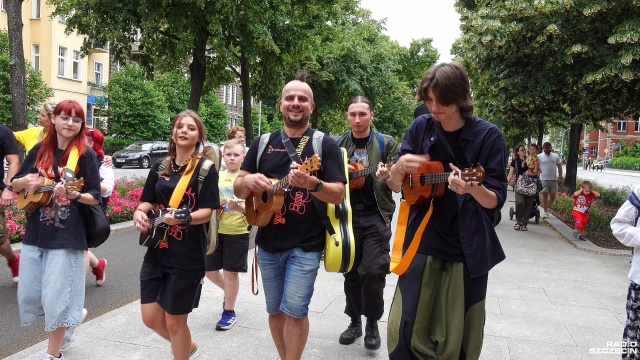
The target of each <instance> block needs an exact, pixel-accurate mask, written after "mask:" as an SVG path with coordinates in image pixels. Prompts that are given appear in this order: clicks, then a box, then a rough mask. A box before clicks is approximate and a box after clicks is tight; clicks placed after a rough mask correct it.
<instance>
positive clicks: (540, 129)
mask: <svg viewBox="0 0 640 360" xmlns="http://www.w3.org/2000/svg"><path fill="white" fill-rule="evenodd" d="M536 125H538V139H537V144H538V146H540V150H542V137H543V136H544V121H542V119H537V120H536Z"/></svg>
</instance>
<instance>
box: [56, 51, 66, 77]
mask: <svg viewBox="0 0 640 360" xmlns="http://www.w3.org/2000/svg"><path fill="white" fill-rule="evenodd" d="M66 62H67V48H66V47H62V46H58V76H62V77H64V76H67V74H66V67H67V66H66Z"/></svg>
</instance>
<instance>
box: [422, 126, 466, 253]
mask: <svg viewBox="0 0 640 360" xmlns="http://www.w3.org/2000/svg"><path fill="white" fill-rule="evenodd" d="M443 133H444V135H445V136H446V137H447V140H448V142H449V145H450V146H451V150H452V151H453V153H454V154H455V156H456V158H457V159H459V161H458V160H456V158H453V157H452V156H451V154H450V153H449V152H448V151H447V149H446V148H445V147H444V145H443V144H442V140H441V139H438V140H437V141H436V142H435V143H434V145H433V146H432V147H431V148H430V149H429V155H430V156H431V160H432V161H439V162H441V163H442V166H443V167H444V171H445V172H451V168H450V166H449V163H452V164H454V165H456V166H457V167H458V168H460V169H463V168H465V167H467V166H468V165H467V164H462V163H461V162H463V161H466V160H464V152H463V151H462V148H461V147H460V144H459V143H458V139H459V137H460V134H461V133H462V128H460V129H459V130H457V131H452V132H447V131H443ZM438 186H445V187H446V186H447V184H446V183H443V184H439V185H438ZM457 196H458V195H456V193H454V192H453V191H451V190H449V189H448V188H445V190H444V194H443V195H442V197H439V198H435V199H434V200H433V204H434V208H433V213H432V214H431V219H429V223H428V224H427V228H426V229H425V231H424V233H423V234H422V241H421V242H420V247H419V249H418V251H419V252H420V253H424V254H427V255H431V256H433V257H436V258H438V259H443V260H448V261H464V253H463V251H462V245H461V243H460V234H459V231H458V203H457V199H456V198H457Z"/></svg>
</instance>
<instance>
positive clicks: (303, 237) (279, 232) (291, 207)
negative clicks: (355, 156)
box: [241, 131, 346, 253]
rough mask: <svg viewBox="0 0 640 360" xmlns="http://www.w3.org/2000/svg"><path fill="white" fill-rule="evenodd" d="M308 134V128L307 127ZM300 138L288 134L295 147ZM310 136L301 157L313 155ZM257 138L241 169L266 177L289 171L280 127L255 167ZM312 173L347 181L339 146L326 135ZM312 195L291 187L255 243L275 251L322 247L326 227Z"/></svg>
mask: <svg viewBox="0 0 640 360" xmlns="http://www.w3.org/2000/svg"><path fill="white" fill-rule="evenodd" d="M307 133H308V134H311V131H307ZM300 139H301V138H291V143H292V145H293V147H294V148H297V147H298V144H299V143H300ZM312 142H313V140H312V139H309V141H308V142H307V144H306V146H305V147H304V149H303V151H302V156H300V159H301V161H303V162H304V161H307V159H309V158H311V157H312V156H313V145H312ZM259 143H260V141H259V140H257V141H254V142H253V144H251V148H250V149H249V152H248V153H247V156H246V158H245V160H244V162H243V163H242V167H241V169H242V170H244V171H247V172H249V173H258V172H260V173H262V174H264V175H265V176H266V177H268V178H273V179H282V178H284V177H285V176H287V175H288V174H289V166H290V165H291V158H290V157H289V155H288V153H287V150H286V148H285V146H284V144H283V143H282V138H281V136H280V131H278V132H275V133H273V134H271V136H270V137H269V143H268V144H267V147H266V149H265V150H264V152H263V153H262V155H261V157H260V166H259V167H258V168H256V158H257V153H258V146H259ZM312 175H315V176H317V177H318V178H319V179H321V180H323V181H326V182H334V181H340V182H342V183H346V178H345V175H344V164H343V163H342V160H341V159H340V148H339V147H338V145H337V144H336V143H335V141H333V139H331V138H330V137H329V136H327V135H325V136H324V138H323V141H322V164H321V168H320V170H319V171H314V172H312ZM312 196H313V195H311V194H310V193H309V191H308V190H307V189H304V188H298V187H291V188H290V189H289V191H287V192H285V194H284V205H283V206H282V210H280V211H278V212H276V213H275V214H274V216H273V217H272V219H271V221H270V222H269V224H268V225H267V226H265V227H263V228H260V229H259V230H258V234H257V236H256V244H258V245H259V246H260V247H261V248H262V249H264V250H266V251H268V252H270V253H276V252H281V251H287V250H291V249H293V248H295V247H299V248H300V249H301V250H303V251H322V249H323V248H324V243H325V231H326V230H325V227H324V225H323V224H322V221H321V220H320V216H319V214H318V211H317V209H316V206H315V205H314V203H313V200H312V199H311V197H312Z"/></svg>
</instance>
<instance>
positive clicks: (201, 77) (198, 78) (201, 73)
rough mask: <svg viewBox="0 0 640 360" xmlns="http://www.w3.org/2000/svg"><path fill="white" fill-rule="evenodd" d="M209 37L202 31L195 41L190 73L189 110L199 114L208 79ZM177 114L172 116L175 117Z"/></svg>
mask: <svg viewBox="0 0 640 360" xmlns="http://www.w3.org/2000/svg"><path fill="white" fill-rule="evenodd" d="M208 38H209V35H208V34H207V32H206V31H200V32H199V33H198V34H197V35H196V38H195V39H194V44H193V45H194V46H193V60H192V61H191V64H189V72H190V74H191V93H190V94H189V103H188V104H187V108H189V109H191V110H193V111H195V112H198V108H199V107H200V99H201V98H202V92H203V89H204V82H205V80H206V79H207V60H206V58H205V56H206V51H207V40H208ZM174 115H176V114H172V116H174Z"/></svg>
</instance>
